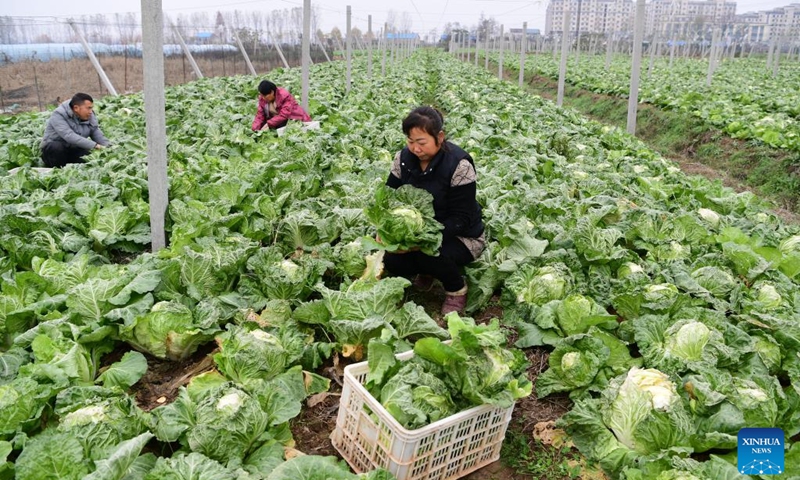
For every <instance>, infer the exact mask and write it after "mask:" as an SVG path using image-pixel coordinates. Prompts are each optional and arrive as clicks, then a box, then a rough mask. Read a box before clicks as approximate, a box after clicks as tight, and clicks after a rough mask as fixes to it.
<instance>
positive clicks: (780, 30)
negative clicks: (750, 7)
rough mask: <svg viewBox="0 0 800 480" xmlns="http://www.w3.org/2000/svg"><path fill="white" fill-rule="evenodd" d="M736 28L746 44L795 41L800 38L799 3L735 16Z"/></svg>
mask: <svg viewBox="0 0 800 480" xmlns="http://www.w3.org/2000/svg"><path fill="white" fill-rule="evenodd" d="M736 27H738V28H739V31H740V32H741V33H740V35H741V37H742V40H744V41H745V42H748V43H766V42H770V41H772V40H773V39H774V40H781V39H784V40H786V39H790V38H794V39H797V38H799V37H800V3H792V4H790V5H787V6H785V7H779V8H773V9H771V10H763V11H760V12H747V13H744V14H742V15H737V16H736Z"/></svg>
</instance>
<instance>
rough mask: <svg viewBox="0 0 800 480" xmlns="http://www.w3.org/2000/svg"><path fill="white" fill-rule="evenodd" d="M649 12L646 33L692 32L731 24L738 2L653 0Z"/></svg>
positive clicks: (685, 33)
mask: <svg viewBox="0 0 800 480" xmlns="http://www.w3.org/2000/svg"><path fill="white" fill-rule="evenodd" d="M646 11H647V13H646V14H645V17H646V20H645V35H651V34H654V33H656V32H658V33H659V34H663V35H666V36H675V35H682V36H683V35H690V34H693V33H697V32H700V31H704V30H707V29H708V26H710V25H730V24H732V23H733V21H734V18H735V16H736V2H732V1H730V0H651V1H650V3H649V4H648V5H647V10H646Z"/></svg>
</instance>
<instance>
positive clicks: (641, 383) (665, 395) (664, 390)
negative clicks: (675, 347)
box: [621, 367, 678, 412]
mask: <svg viewBox="0 0 800 480" xmlns="http://www.w3.org/2000/svg"><path fill="white" fill-rule="evenodd" d="M626 384H627V385H626ZM632 386H635V388H636V389H637V390H640V391H643V392H646V393H647V394H648V395H649V396H650V403H651V404H652V407H653V408H654V409H656V410H660V411H662V412H664V411H667V410H668V409H669V406H670V404H671V403H672V402H673V401H675V399H676V398H677V397H678V394H677V393H676V392H675V386H674V385H672V382H671V381H670V379H669V377H668V376H667V375H666V374H665V373H663V372H661V371H659V370H656V369H654V368H647V369H642V368H637V367H633V368H632V369H631V370H630V371H629V372H628V377H627V378H626V379H625V383H623V384H622V388H621V390H625V389H626V387H627V388H631V387H632Z"/></svg>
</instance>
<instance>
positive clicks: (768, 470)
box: [737, 428, 784, 475]
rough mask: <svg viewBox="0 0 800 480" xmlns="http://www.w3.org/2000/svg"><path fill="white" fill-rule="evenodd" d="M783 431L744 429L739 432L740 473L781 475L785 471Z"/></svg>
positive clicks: (776, 429)
mask: <svg viewBox="0 0 800 480" xmlns="http://www.w3.org/2000/svg"><path fill="white" fill-rule="evenodd" d="M783 450H784V445H783V430H781V429H780V428H743V429H741V430H739V448H738V451H737V453H738V458H739V462H738V463H739V473H741V474H742V475H780V474H781V473H783V471H784V461H783Z"/></svg>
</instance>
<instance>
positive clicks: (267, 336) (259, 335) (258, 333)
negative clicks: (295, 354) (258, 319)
mask: <svg viewBox="0 0 800 480" xmlns="http://www.w3.org/2000/svg"><path fill="white" fill-rule="evenodd" d="M250 335H252V336H253V337H255V338H256V339H257V340H259V341H261V342H264V343H278V339H277V338H275V335H272V334H271V333H268V332H265V331H264V330H253V331H251V332H250Z"/></svg>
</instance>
